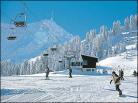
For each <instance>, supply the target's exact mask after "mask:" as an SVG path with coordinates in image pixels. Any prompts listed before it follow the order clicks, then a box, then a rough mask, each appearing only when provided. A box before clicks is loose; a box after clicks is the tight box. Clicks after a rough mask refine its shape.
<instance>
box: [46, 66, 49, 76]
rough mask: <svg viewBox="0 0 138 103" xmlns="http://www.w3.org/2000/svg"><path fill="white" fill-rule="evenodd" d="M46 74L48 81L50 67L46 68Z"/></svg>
mask: <svg viewBox="0 0 138 103" xmlns="http://www.w3.org/2000/svg"><path fill="white" fill-rule="evenodd" d="M45 73H46V79H48V75H49V68H48V66H46V69H45Z"/></svg>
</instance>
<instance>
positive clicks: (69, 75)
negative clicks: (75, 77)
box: [69, 68, 72, 78]
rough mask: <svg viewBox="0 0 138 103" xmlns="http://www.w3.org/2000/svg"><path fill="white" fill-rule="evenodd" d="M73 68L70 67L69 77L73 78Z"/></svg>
mask: <svg viewBox="0 0 138 103" xmlns="http://www.w3.org/2000/svg"><path fill="white" fill-rule="evenodd" d="M71 74H72V69H71V68H69V78H72V75H71Z"/></svg>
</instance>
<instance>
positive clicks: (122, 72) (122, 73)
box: [120, 69, 124, 80]
mask: <svg viewBox="0 0 138 103" xmlns="http://www.w3.org/2000/svg"><path fill="white" fill-rule="evenodd" d="M120 72H121V80H124V71H123V70H122V69H121V71H120Z"/></svg>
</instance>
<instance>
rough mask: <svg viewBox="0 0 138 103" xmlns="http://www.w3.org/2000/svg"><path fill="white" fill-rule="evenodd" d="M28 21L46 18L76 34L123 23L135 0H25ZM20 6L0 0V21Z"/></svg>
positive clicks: (20, 8)
mask: <svg viewBox="0 0 138 103" xmlns="http://www.w3.org/2000/svg"><path fill="white" fill-rule="evenodd" d="M25 3H26V5H27V7H28V10H29V11H28V12H27V13H28V19H27V20H28V22H37V21H40V20H43V19H50V17H51V16H52V17H53V18H54V21H55V22H56V23H57V24H58V25H60V26H62V27H63V28H64V29H65V30H66V31H68V32H70V33H72V34H74V35H80V37H81V38H84V37H85V34H86V32H87V31H89V30H90V29H96V30H97V32H98V31H99V28H100V26H101V25H107V26H108V27H111V26H112V23H113V21H114V20H120V21H121V23H122V24H123V20H124V18H125V17H127V16H130V15H131V14H136V13H137V3H136V1H26V2H25ZM22 9H23V5H22V2H21V1H2V3H1V13H2V15H1V22H6V23H9V22H10V19H11V18H13V17H15V15H16V14H17V13H19V12H20V11H21V10H22Z"/></svg>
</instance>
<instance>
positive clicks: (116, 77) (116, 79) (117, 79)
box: [110, 71, 122, 96]
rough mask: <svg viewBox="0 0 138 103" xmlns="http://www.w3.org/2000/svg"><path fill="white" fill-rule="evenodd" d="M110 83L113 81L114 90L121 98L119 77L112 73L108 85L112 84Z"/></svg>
mask: <svg viewBox="0 0 138 103" xmlns="http://www.w3.org/2000/svg"><path fill="white" fill-rule="evenodd" d="M112 81H114V84H115V88H116V90H117V91H118V92H119V96H121V95H122V91H121V90H120V88H119V86H120V84H121V83H120V77H119V76H118V75H117V74H116V72H115V71H113V72H112V80H111V81H110V84H111V83H112Z"/></svg>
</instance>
